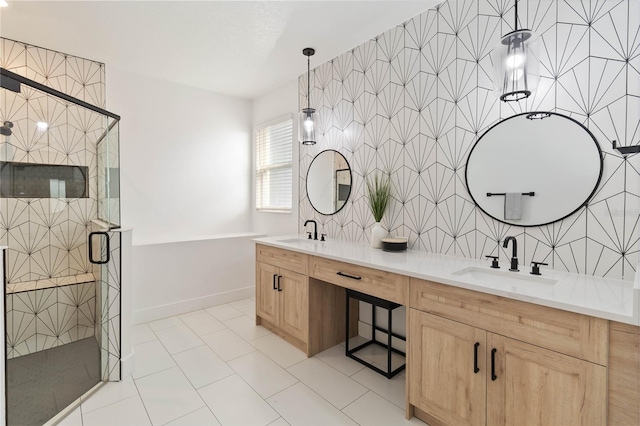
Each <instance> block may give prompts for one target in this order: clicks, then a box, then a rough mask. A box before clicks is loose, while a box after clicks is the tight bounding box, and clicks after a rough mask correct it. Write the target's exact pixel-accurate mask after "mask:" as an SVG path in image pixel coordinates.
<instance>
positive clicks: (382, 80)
mask: <svg viewBox="0 0 640 426" xmlns="http://www.w3.org/2000/svg"><path fill="white" fill-rule="evenodd" d="M639 3H640V2H638V1H637V0H612V1H593V0H541V1H537V0H535V1H534V0H520V2H519V4H518V14H519V21H520V22H519V27H520V28H530V29H532V30H533V31H534V32H535V33H536V34H537V35H539V36H540V37H541V48H540V51H541V58H540V59H541V66H540V70H541V81H540V84H539V87H538V89H537V91H536V92H535V94H534V95H532V96H531V97H530V98H528V99H526V100H525V101H521V102H509V103H503V102H500V101H499V99H498V97H497V96H496V94H495V93H494V92H493V83H492V75H493V74H492V66H493V64H492V59H491V51H492V49H493V47H494V46H495V45H496V44H497V42H498V41H499V39H500V37H501V36H502V35H503V34H505V33H507V32H509V31H512V30H513V16H514V11H513V4H514V2H513V1H512V0H509V1H506V0H458V1H454V0H450V1H447V2H444V3H442V4H441V5H439V6H438V7H436V8H434V9H431V10H428V11H426V12H424V13H422V14H421V15H419V16H416V17H414V18H413V19H411V20H409V21H407V22H404V23H402V24H400V25H398V26H396V27H395V28H392V29H390V30H389V31H386V32H385V33H383V34H380V35H379V36H378V37H376V38H374V39H372V40H369V41H367V42H366V43H364V44H362V45H360V46H358V47H356V48H354V49H352V50H350V51H348V52H345V53H344V54H342V55H340V56H339V57H337V58H335V59H333V60H332V61H329V62H327V63H324V64H322V65H320V66H318V67H317V68H315V69H314V70H312V74H311V78H312V82H311V86H312V92H311V105H312V106H313V107H314V108H316V109H318V110H319V112H320V114H321V115H320V123H319V125H318V129H319V133H320V135H319V136H318V143H317V144H316V145H314V146H310V147H307V146H301V148H300V179H299V188H298V190H299V194H300V209H299V229H300V230H302V229H303V223H304V221H305V220H307V219H316V220H317V221H318V223H319V224H320V226H321V227H322V228H323V231H322V232H324V233H327V234H328V235H329V237H333V238H339V239H344V240H350V241H368V240H369V236H370V228H371V226H372V224H373V217H372V215H371V212H370V211H369V209H368V207H367V203H366V199H365V196H364V193H365V185H364V176H367V175H369V174H370V173H373V172H376V171H378V172H385V173H389V174H390V175H391V180H392V185H393V196H394V200H393V202H392V204H391V206H390V208H389V209H388V210H387V212H386V213H385V217H384V218H383V221H382V224H383V226H384V227H385V228H386V229H387V230H389V232H390V234H391V235H404V236H406V237H408V238H409V243H410V246H411V248H413V249H416V250H424V251H428V252H434V253H443V254H449V255H455V256H463V257H469V258H484V256H485V255H489V254H491V255H496V254H497V255H499V256H500V261H501V262H507V260H508V258H509V256H510V249H511V248H510V247H509V250H508V251H507V250H505V249H503V248H502V245H501V244H499V242H501V241H502V240H504V238H505V237H506V236H508V235H513V236H515V237H516V238H517V240H518V249H519V250H518V256H519V258H520V261H521V265H523V266H524V267H527V268H528V266H529V263H530V262H531V261H532V260H536V261H541V262H546V263H549V265H550V266H548V268H553V269H557V270H563V271H570V272H577V273H581V274H588V275H596V276H606V277H613V278H624V279H632V278H633V276H634V274H635V270H636V268H637V267H638V262H639V260H640V256H639V246H640V223H639V221H640V155H632V156H628V157H624V156H622V155H620V154H619V153H618V152H617V151H614V150H613V149H612V147H611V140H614V139H615V140H617V141H618V144H619V145H621V146H629V145H638V144H639V143H640V87H639V86H640V32H639V29H640V5H639ZM306 88H307V75H306V73H305V74H303V75H302V76H301V77H300V78H299V90H298V91H299V103H300V105H306ZM533 110H548V111H555V112H558V113H562V114H565V115H568V116H571V117H572V118H574V119H575V120H577V121H579V122H580V123H582V124H584V125H585V126H586V127H587V128H589V129H590V130H591V132H592V133H593V134H594V135H595V137H596V139H597V140H598V143H599V144H600V147H601V149H602V151H603V154H604V173H603V176H602V181H601V183H600V185H599V187H598V189H597V193H596V194H595V196H594V197H593V198H592V199H591V201H590V202H589V204H588V205H587V206H586V207H583V208H581V209H580V210H579V211H577V212H576V213H574V214H573V215H571V216H569V217H567V218H566V219H564V220H562V221H560V222H556V223H554V224H551V225H546V226H541V227H532V228H523V227H518V226H512V225H507V224H504V223H501V222H498V221H496V220H494V219H492V218H490V217H488V216H487V215H485V214H484V213H483V212H482V211H480V210H479V209H478V208H477V207H476V206H475V204H474V203H473V201H472V200H471V198H470V196H469V194H468V192H467V189H466V187H465V178H464V175H465V165H466V161H467V157H468V155H469V151H470V150H471V148H472V147H473V145H474V143H475V142H476V141H477V139H478V137H479V136H481V135H482V133H483V132H484V131H485V130H486V129H487V128H488V127H490V126H491V125H492V124H494V123H496V122H498V121H499V120H501V119H504V118H507V117H510V116H512V115H515V114H518V113H521V112H526V111H533ZM325 149H335V150H337V151H339V152H341V153H342V154H343V155H344V156H345V157H346V158H347V160H348V161H349V164H350V165H351V168H352V172H353V173H352V174H353V188H352V193H351V196H350V198H349V200H348V202H347V206H346V207H345V208H344V209H342V210H341V211H340V212H339V213H338V214H336V215H333V216H323V215H320V214H318V213H316V212H315V210H314V209H313V208H312V207H311V205H310V203H309V200H308V198H307V197H306V189H305V188H306V182H305V179H306V174H307V170H308V168H309V165H310V163H311V161H312V160H313V158H314V157H315V155H316V154H318V153H319V152H321V151H323V150H325ZM543 268H544V267H543Z"/></svg>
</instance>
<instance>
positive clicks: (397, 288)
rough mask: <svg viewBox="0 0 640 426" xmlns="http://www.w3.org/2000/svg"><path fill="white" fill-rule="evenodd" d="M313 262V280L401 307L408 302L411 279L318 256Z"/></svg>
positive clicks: (311, 266)
mask: <svg viewBox="0 0 640 426" xmlns="http://www.w3.org/2000/svg"><path fill="white" fill-rule="evenodd" d="M309 263H310V269H311V271H310V273H309V275H310V276H311V277H313V278H317V279H319V280H322V281H326V282H328V283H331V284H335V285H338V286H340V287H345V288H350V289H353V290H356V291H360V292H362V293H366V294H370V295H372V296H376V297H379V298H381V299H385V300H390V301H392V302H396V303H399V304H401V305H407V303H408V297H409V277H406V276H403V275H398V274H393V273H391V272H385V271H380V270H377V269H371V268H366V267H364V266H359V265H353V264H350V263H343V262H338V261H337V260H330V259H324V258H322V257H315V256H313V257H311V261H310V262H309Z"/></svg>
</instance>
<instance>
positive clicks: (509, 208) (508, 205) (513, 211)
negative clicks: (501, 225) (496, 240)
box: [504, 192, 522, 220]
mask: <svg viewBox="0 0 640 426" xmlns="http://www.w3.org/2000/svg"><path fill="white" fill-rule="evenodd" d="M520 219H522V193H521V192H507V193H506V195H505V196H504V220H520Z"/></svg>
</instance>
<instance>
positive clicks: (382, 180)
mask: <svg viewBox="0 0 640 426" xmlns="http://www.w3.org/2000/svg"><path fill="white" fill-rule="evenodd" d="M366 183H367V198H368V200H369V208H370V209H371V213H373V218H374V219H375V221H376V222H380V221H381V220H382V216H384V212H385V211H386V210H387V207H388V206H389V203H390V201H391V176H389V175H388V174H384V175H383V176H382V177H380V176H379V175H378V174H377V173H376V174H375V175H374V176H373V178H370V177H367V179H366Z"/></svg>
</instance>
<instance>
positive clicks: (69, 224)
mask: <svg viewBox="0 0 640 426" xmlns="http://www.w3.org/2000/svg"><path fill="white" fill-rule="evenodd" d="M0 66H2V68H5V69H8V70H9V71H12V72H14V73H16V74H20V75H23V76H25V77H27V78H30V79H32V80H34V81H36V82H38V83H41V84H44V85H46V86H49V87H52V88H53V89H56V90H59V91H61V92H63V93H66V94H69V95H71V96H73V97H76V98H79V99H81V100H84V101H86V102H88V103H91V104H94V105H97V106H100V107H102V106H104V97H105V96H104V94H105V83H104V82H105V75H104V64H101V63H99V62H94V61H90V60H87V59H82V58H78V57H74V56H69V55H65V54H63V53H59V52H55V51H52V50H47V49H42V48H40V47H36V46H31V45H27V44H24V43H19V42H15V41H12V40H7V39H0ZM0 121H3V122H4V121H11V122H13V129H12V130H13V134H12V135H11V136H9V137H6V136H2V137H1V138H0V160H1V161H15V162H21V163H43V164H65V165H77V166H87V167H88V169H89V176H88V180H89V198H74V199H64V198H60V199H53V198H41V199H37V198H2V199H0V203H1V204H0V245H6V246H8V247H9V249H8V250H7V253H8V255H7V271H6V275H7V280H8V283H16V282H22V281H33V280H38V279H46V278H52V277H53V278H55V277H61V276H68V275H77V274H83V273H87V272H91V267H90V263H89V260H88V251H87V236H88V230H89V225H90V222H91V220H92V219H94V218H95V217H96V209H97V167H96V160H97V156H96V147H95V144H96V142H97V140H98V138H100V137H101V136H102V134H103V133H104V131H105V129H106V126H105V120H104V118H102V117H101V116H100V115H99V114H97V113H94V112H92V111H89V110H86V109H85V108H82V107H79V106H76V105H73V104H69V103H67V102H64V101H62V100H60V99H58V98H55V97H53V96H48V95H45V94H43V93H41V92H38V91H36V90H33V89H31V88H29V87H27V86H25V85H23V86H22V93H13V92H10V91H8V90H2V96H1V97H0ZM38 121H45V122H47V123H49V130H48V131H46V132H39V131H37V128H36V122H38Z"/></svg>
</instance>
